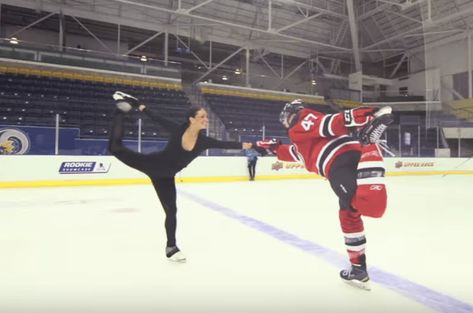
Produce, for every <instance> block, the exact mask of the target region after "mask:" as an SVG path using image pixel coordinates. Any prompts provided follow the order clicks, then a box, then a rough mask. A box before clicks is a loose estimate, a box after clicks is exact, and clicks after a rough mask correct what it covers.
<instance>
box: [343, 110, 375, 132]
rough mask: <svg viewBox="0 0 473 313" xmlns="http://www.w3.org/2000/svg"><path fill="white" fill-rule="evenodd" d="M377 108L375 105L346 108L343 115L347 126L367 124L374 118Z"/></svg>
mask: <svg viewBox="0 0 473 313" xmlns="http://www.w3.org/2000/svg"><path fill="white" fill-rule="evenodd" d="M377 110H378V109H377V108H373V107H367V106H363V107H358V108H355V109H351V110H345V111H344V112H343V117H344V118H345V126H346V127H359V126H363V125H366V124H367V123H368V122H369V121H371V120H372V119H373V114H374V113H375V112H376V111H377Z"/></svg>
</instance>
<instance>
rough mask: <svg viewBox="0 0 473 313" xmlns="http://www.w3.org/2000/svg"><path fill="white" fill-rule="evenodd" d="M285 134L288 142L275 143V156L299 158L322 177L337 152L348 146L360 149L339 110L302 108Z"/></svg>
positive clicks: (287, 158) (337, 154) (348, 148)
mask: <svg viewBox="0 0 473 313" xmlns="http://www.w3.org/2000/svg"><path fill="white" fill-rule="evenodd" d="M289 138H290V139H291V141H292V143H293V144H292V145H279V146H278V147H277V149H276V151H275V152H276V154H277V157H278V159H280V160H282V161H289V162H303V163H304V165H305V167H306V169H307V170H308V171H310V172H314V173H316V174H319V175H321V176H324V177H328V174H329V172H330V167H331V165H332V163H333V161H334V160H335V158H336V157H337V156H339V155H340V154H342V153H344V152H346V151H350V150H355V151H361V144H360V142H359V141H358V140H355V139H353V138H352V137H350V136H349V131H348V129H347V128H346V127H345V120H344V118H343V113H336V114H324V113H321V112H318V111H315V110H310V109H303V110H302V111H300V112H299V118H298V121H297V123H296V124H295V125H294V126H293V127H291V128H290V129H289Z"/></svg>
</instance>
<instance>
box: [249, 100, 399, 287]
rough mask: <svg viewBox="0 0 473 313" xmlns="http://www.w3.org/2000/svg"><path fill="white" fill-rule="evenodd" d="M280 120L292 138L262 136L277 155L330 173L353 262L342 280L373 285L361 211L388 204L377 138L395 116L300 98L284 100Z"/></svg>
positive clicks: (377, 213)
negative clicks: (310, 104) (315, 106)
mask: <svg viewBox="0 0 473 313" xmlns="http://www.w3.org/2000/svg"><path fill="white" fill-rule="evenodd" d="M279 120H280V122H281V123H282V124H283V125H284V127H285V128H287V129H288V135H289V138H290V139H291V142H292V144H281V143H279V142H276V141H275V140H267V141H258V142H257V144H256V145H257V147H259V149H260V150H261V149H265V150H270V151H271V152H272V153H274V154H275V155H276V156H277V157H278V159H280V160H282V161H289V162H301V163H303V164H304V165H305V167H306V169H307V170H308V171H310V172H314V173H316V174H319V175H320V176H323V177H326V178H327V179H328V181H329V182H330V186H331V187H332V189H333V191H334V192H335V194H336V195H337V196H338V199H339V218H340V225H341V228H342V232H343V235H344V239H345V246H346V249H347V252H348V256H349V259H350V263H351V267H350V268H349V269H346V270H342V271H341V272H340V277H341V279H342V280H343V281H345V282H347V283H349V284H351V285H355V286H357V287H360V288H363V289H366V290H370V285H369V275H368V271H367V267H366V256H365V245H366V239H365V234H364V227H363V221H362V219H361V216H370V217H381V216H382V215H383V213H384V211H385V209H386V201H387V194H386V187H385V185H384V182H383V177H384V171H385V170H384V165H383V157H382V153H381V151H380V149H379V146H378V144H377V143H379V140H380V137H381V135H382V134H383V133H384V131H385V130H386V128H387V126H388V125H389V124H390V123H391V122H392V115H391V108H390V107H384V108H381V109H377V108H374V107H358V108H355V109H351V110H345V111H344V112H340V113H336V114H324V113H321V112H318V111H315V110H311V109H307V108H304V105H303V103H302V101H301V100H294V101H292V102H291V103H286V105H285V106H284V109H283V110H282V112H281V114H280V117H279Z"/></svg>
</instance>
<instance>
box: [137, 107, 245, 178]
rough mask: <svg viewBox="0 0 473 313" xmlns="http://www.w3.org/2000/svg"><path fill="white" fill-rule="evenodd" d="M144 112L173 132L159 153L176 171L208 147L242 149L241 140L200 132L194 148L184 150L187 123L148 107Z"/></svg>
mask: <svg viewBox="0 0 473 313" xmlns="http://www.w3.org/2000/svg"><path fill="white" fill-rule="evenodd" d="M143 112H145V113H146V115H148V116H149V117H150V118H151V120H153V121H154V122H156V123H159V124H160V125H162V126H163V127H164V128H165V129H166V130H167V131H168V132H169V133H170V134H171V135H170V137H169V140H168V143H167V145H166V147H165V148H164V150H162V151H160V152H159V154H160V157H162V158H164V159H162V160H165V162H166V163H168V164H167V165H168V166H169V167H170V168H171V169H172V170H174V171H175V172H176V173H177V172H179V171H180V170H182V169H183V168H184V167H186V166H187V165H188V164H189V163H190V162H192V160H194V159H195V158H197V157H198V156H199V155H200V154H201V153H202V152H203V151H205V150H207V149H211V148H217V149H242V143H241V142H237V141H220V140H217V139H214V138H211V137H208V136H206V135H204V134H203V132H200V133H199V135H198V137H197V142H196V143H195V146H194V148H193V149H192V150H191V151H187V150H184V148H183V147H182V136H183V134H184V132H185V131H186V129H187V127H188V124H187V123H182V124H177V123H175V122H173V121H171V120H169V119H167V118H164V117H162V116H159V115H157V114H153V113H152V112H151V111H150V110H147V109H145V110H144V111H143Z"/></svg>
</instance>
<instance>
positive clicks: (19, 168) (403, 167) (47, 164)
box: [0, 156, 473, 183]
mask: <svg viewBox="0 0 473 313" xmlns="http://www.w3.org/2000/svg"><path fill="white" fill-rule="evenodd" d="M64 162H68V163H73V164H78V163H83V164H86V165H90V163H91V162H95V168H94V169H93V171H92V172H82V173H74V172H67V173H60V168H61V166H63V165H64ZM385 163H386V170H387V173H388V175H409V174H412V175H417V174H455V173H462V174H473V160H472V159H467V158H388V159H386V162H385ZM0 164H1V167H2V170H1V172H0V183H9V182H35V181H65V180H68V181H70V180H118V179H122V180H123V179H125V180H126V179H145V178H146V176H145V175H144V174H142V173H140V172H138V171H136V170H134V169H132V168H130V167H128V166H126V165H125V164H123V163H122V162H120V161H119V160H117V159H116V158H115V157H112V156H0ZM246 164H247V163H246V158H245V157H204V156H202V157H198V158H197V159H195V160H194V161H193V162H192V163H191V164H189V166H188V167H187V168H185V169H183V170H182V171H181V172H180V173H178V174H177V175H176V176H177V178H178V181H179V180H184V181H185V179H194V181H195V180H199V179H202V181H212V180H213V181H219V180H224V179H225V178H235V180H239V179H240V180H242V179H245V178H246V177H247V175H248V172H247V167H246ZM79 165H80V164H79ZM99 165H100V169H98V170H97V168H98V167H99ZM69 169H70V168H69ZM256 170H257V178H258V179H265V178H266V179H277V178H291V177H292V178H305V177H306V178H312V177H313V178H316V177H317V176H316V175H314V174H313V173H309V172H307V171H306V170H305V168H304V167H303V166H302V164H298V163H288V162H281V161H278V160H277V159H276V158H275V157H260V158H259V159H258V164H257V169H256Z"/></svg>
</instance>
